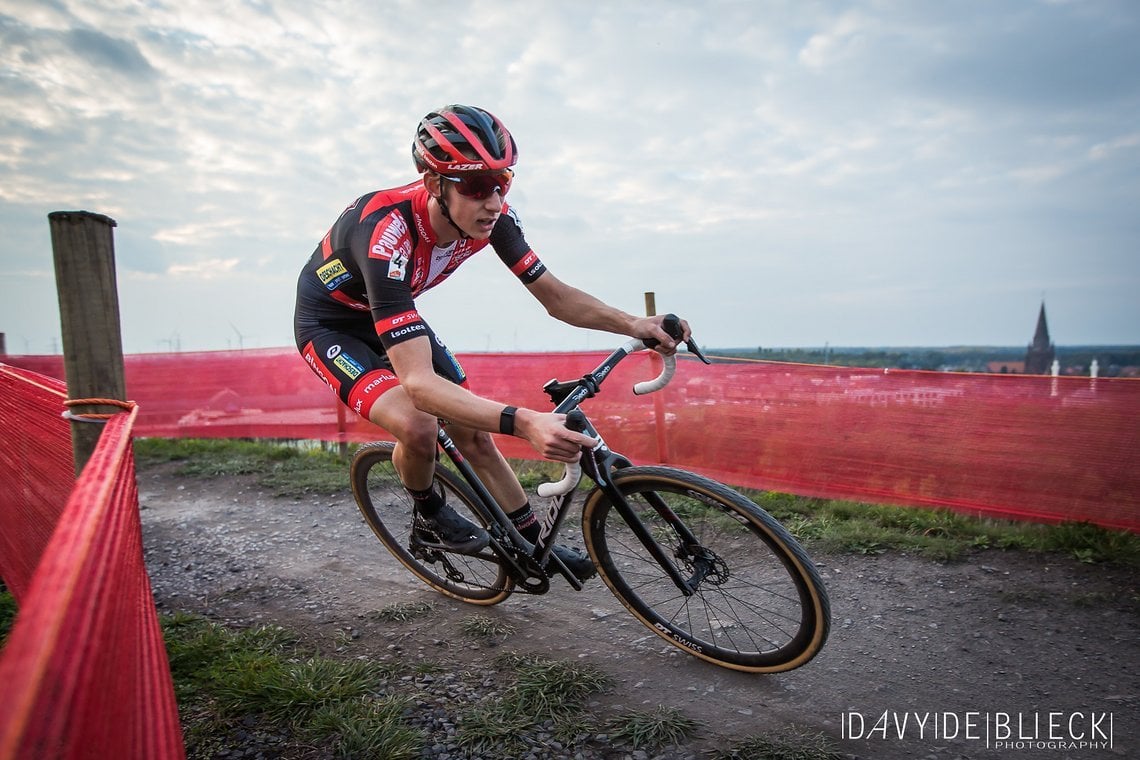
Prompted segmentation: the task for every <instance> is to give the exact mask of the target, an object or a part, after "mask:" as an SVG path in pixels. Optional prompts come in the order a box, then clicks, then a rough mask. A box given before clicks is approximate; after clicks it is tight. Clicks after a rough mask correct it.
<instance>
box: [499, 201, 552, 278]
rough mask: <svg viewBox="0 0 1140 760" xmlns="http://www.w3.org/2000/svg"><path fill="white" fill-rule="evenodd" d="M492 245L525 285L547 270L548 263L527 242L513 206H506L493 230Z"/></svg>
mask: <svg viewBox="0 0 1140 760" xmlns="http://www.w3.org/2000/svg"><path fill="white" fill-rule="evenodd" d="M491 247H493V248H494V249H495V253H496V254H498V256H499V259H500V260H502V262H503V263H504V264H506V265H507V267H508V268H509V269H510V270H511V272H513V273H514V275H515V277H518V278H519V280H520V281H522V283H523V284H524V285H529V284H531V283H532V282H534V281H535V280H537V279H538V278H539V277H541V276H542V275H543V273H544V272H546V265H545V264H543V263H542V260H541V259H539V258H538V254H536V253H535V252H534V251H532V250H531V248H530V246H529V245H528V244H527V242H526V238H525V237H524V236H523V230H522V224H521V222H520V221H519V217H518V214H517V213H516V212H515V210H514V208H512V207H511V206H507V207H506V209H505V210H504V213H503V214H501V215H500V216H499V221H497V222H496V223H495V228H494V229H493V230H491Z"/></svg>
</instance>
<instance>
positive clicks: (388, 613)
mask: <svg viewBox="0 0 1140 760" xmlns="http://www.w3.org/2000/svg"><path fill="white" fill-rule="evenodd" d="M434 609H435V605H433V604H432V603H431V602H395V603H393V604H389V605H386V606H384V607H381V608H380V609H378V610H376V611H375V612H371V613H369V617H371V618H374V619H375V620H387V621H391V622H399V623H402V622H405V621H407V620H413V619H415V618H418V617H423V616H424V615H427V614H428V613H430V612H432V611H433V610H434Z"/></svg>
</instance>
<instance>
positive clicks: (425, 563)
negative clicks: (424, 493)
mask: <svg viewBox="0 0 1140 760" xmlns="http://www.w3.org/2000/svg"><path fill="white" fill-rule="evenodd" d="M394 448H395V445H394V444H392V443H388V442H379V443H368V444H365V445H364V446H361V447H360V448H359V449H358V450H357V452H356V455H355V456H353V458H352V469H351V480H352V494H353V496H355V497H356V505H357V506H358V507H359V508H360V513H361V514H362V515H364V521H365V522H367V523H368V526H369V527H370V528H372V532H373V533H375V534H376V537H377V538H379V539H380V542H381V543H382V544H384V547H385V548H386V549H387V550H388V551H389V552H391V553H392V556H394V557H395V558H396V559H398V560H399V561H400V562H401V563H402V564H403V565H404V567H406V568H408V569H409V570H411V571H412V573H414V574H415V575H416V577H418V578H419V579H420V580H422V581H423V582H424V583H426V584H428V585H429V586H431V587H432V588H434V589H435V590H436V591H438V592H440V593H441V594H444V595H446V596H450V597H452V598H453V599H458V600H460V601H463V602H470V603H472V604H479V605H491V604H497V603H498V602H501V601H503V600H504V599H506V598H507V597H508V596H510V594H511V590H512V589H513V587H514V583H513V581H512V580H511V579H510V577H509V576H508V575H507V572H506V570H504V569H503V566H502V565H501V564H500V563H499V561H498V559H497V557H496V556H495V555H494V553H493V552H492V551H491V550H490V549H484V550H483V551H481V552H480V553H479V554H477V555H468V554H457V553H455V552H449V551H446V550H442V549H439V548H435V547H431V546H427V545H425V542H424V541H423V540H421V538H420V535H419V534H418V533H417V531H416V530H415V520H416V517H415V514H414V511H413V503H412V497H411V496H409V495H408V492H407V491H406V490H404V486H403V484H402V483H401V482H400V478H399V475H398V474H397V473H396V467H395V465H394V464H393V463H392V450H393V449H394ZM433 487H435V488H441V489H442V490H443V494H444V497H445V498H446V499H447V503H448V504H450V505H451V506H452V507H453V508H454V509H455V511H456V512H458V513H459V514H460V515H463V516H464V517H466V518H467V519H468V520H471V521H472V522H475V523H478V524H480V525H486V522H485V521H484V520H483V518H482V516H481V512H480V511H479V510H477V509H475V508H474V507H473V506H472V505H473V504H475V503H476V497H475V495H474V494H473V493H472V492H471V489H470V487H468V485H467V484H466V483H465V482H463V480H462V479H461V478H460V477H459V476H458V475H455V474H454V473H452V472H451V471H450V470H448V469H446V468H444V467H443V466H442V465H441V464H437V465H436V469H435V482H434V484H433Z"/></svg>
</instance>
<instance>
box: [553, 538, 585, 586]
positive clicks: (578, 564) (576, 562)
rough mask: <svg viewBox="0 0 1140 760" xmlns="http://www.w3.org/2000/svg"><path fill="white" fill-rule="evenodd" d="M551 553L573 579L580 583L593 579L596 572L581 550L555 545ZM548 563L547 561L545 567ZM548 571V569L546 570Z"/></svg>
mask: <svg viewBox="0 0 1140 760" xmlns="http://www.w3.org/2000/svg"><path fill="white" fill-rule="evenodd" d="M550 551H551V553H552V554H554V555H556V556H557V557H558V559H560V560H562V564H564V565H566V567H567V569H569V570H570V572H572V573H574V577H575V578H577V579H578V580H580V581H585V580H589V579H590V578H593V577H594V573H596V572H597V570H596V569H595V568H594V563H593V562H592V561H591V560H590V555H588V554H586V552H584V551H582V550H581V549H572V548H571V547H569V546H563V545H562V544H555V545H554V548H552V549H551V550H550ZM549 564H550V561H549V560H547V565H549ZM547 569H549V567H548V568H547Z"/></svg>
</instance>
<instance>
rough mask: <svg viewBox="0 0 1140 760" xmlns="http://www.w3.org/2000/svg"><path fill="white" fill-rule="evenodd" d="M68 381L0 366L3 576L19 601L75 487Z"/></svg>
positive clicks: (0, 559)
mask: <svg viewBox="0 0 1140 760" xmlns="http://www.w3.org/2000/svg"><path fill="white" fill-rule="evenodd" d="M66 398H67V389H66V387H65V386H64V384H63V383H62V382H61V381H60V380H57V379H56V378H53V377H44V376H42V375H37V374H36V373H33V372H29V371H27V370H21V369H17V368H15V367H6V366H4V365H2V364H0V427H2V428H3V431H4V432H3V438H2V439H0V441H2V443H0V521H2V524H3V530H2V531H0V578H3V579H4V582H5V583H6V584H7V586H8V589H9V590H10V591H11V592H12V596H14V597H15V598H16V602H17V603H19V602H21V601H23V599H24V593H25V591H26V589H27V587H28V584H29V583H30V582H31V579H32V573H33V572H35V569H36V565H37V564H38V563H39V561H40V557H41V556H42V555H43V551H44V547H46V546H47V543H48V539H49V538H51V534H52V531H53V530H55V526H56V523H57V522H59V513H60V512H61V511H62V510H63V505H64V504H66V503H67V497H68V494H70V493H71V489H72V487H73V486H74V485H75V468H74V465H73V464H72V455H71V431H70V429H69V426H68V423H67V422H66V421H65V420H64V419H63V418H62V417H60V412H61V411H62V410H63V401H64V399H66Z"/></svg>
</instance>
